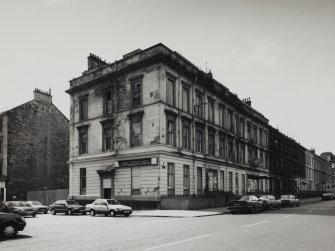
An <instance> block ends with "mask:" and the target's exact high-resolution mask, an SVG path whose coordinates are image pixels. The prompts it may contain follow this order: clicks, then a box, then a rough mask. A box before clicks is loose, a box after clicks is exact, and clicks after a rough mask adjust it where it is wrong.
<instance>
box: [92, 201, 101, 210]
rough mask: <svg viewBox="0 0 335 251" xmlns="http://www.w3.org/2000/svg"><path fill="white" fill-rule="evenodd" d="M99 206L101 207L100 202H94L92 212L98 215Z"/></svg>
mask: <svg viewBox="0 0 335 251" xmlns="http://www.w3.org/2000/svg"><path fill="white" fill-rule="evenodd" d="M100 206H101V201H100V200H96V201H95V202H94V203H93V210H94V211H95V212H96V213H100V210H101V209H100Z"/></svg>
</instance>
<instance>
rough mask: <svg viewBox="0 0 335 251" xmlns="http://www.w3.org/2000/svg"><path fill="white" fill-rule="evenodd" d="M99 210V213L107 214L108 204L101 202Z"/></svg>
mask: <svg viewBox="0 0 335 251" xmlns="http://www.w3.org/2000/svg"><path fill="white" fill-rule="evenodd" d="M100 208H101V213H104V214H105V213H108V211H109V209H108V203H107V201H105V200H102V201H101V206H100Z"/></svg>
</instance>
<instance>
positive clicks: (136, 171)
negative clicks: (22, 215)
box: [131, 167, 141, 195]
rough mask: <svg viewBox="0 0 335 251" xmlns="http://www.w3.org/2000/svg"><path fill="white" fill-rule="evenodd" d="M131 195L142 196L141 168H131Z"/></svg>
mask: <svg viewBox="0 0 335 251" xmlns="http://www.w3.org/2000/svg"><path fill="white" fill-rule="evenodd" d="M131 194H132V195H140V194H141V174H140V167H132V168H131Z"/></svg>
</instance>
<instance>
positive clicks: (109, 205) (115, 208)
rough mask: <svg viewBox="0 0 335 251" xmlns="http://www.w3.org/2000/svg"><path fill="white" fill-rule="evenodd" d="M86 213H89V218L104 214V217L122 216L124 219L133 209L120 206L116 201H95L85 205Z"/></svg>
mask: <svg viewBox="0 0 335 251" xmlns="http://www.w3.org/2000/svg"><path fill="white" fill-rule="evenodd" d="M86 211H87V212H89V213H90V215H91V216H95V215H96V214H104V215H105V216H108V215H111V216H116V215H124V216H125V217H128V216H129V215H131V213H132V212H133V209H132V208H131V207H128V206H124V205H121V204H120V203H119V202H118V201H117V200H113V199H96V200H95V201H94V202H93V203H92V204H87V205H86Z"/></svg>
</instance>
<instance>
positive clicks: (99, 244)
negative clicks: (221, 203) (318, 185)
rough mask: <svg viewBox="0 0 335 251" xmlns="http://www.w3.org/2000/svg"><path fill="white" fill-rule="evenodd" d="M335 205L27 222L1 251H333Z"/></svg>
mask: <svg viewBox="0 0 335 251" xmlns="http://www.w3.org/2000/svg"><path fill="white" fill-rule="evenodd" d="M334 216H335V201H322V202H318V203H310V204H305V205H301V206H300V207H294V208H283V209H281V210H272V211H265V212H262V213H257V214H233V215H232V214H224V215H216V216H208V217H192V218H169V217H135V216H130V217H128V218H126V217H122V216H121V217H105V216H95V217H91V216H89V215H86V216H83V215H73V216H67V215H64V214H57V215H55V216H53V215H51V214H47V215H38V216H37V217H36V218H26V221H27V226H26V228H25V230H24V231H22V232H19V233H18V235H17V237H16V238H14V239H11V240H5V241H2V242H0V250H305V251H307V250H334V249H335V240H334V233H335V217H334Z"/></svg>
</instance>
